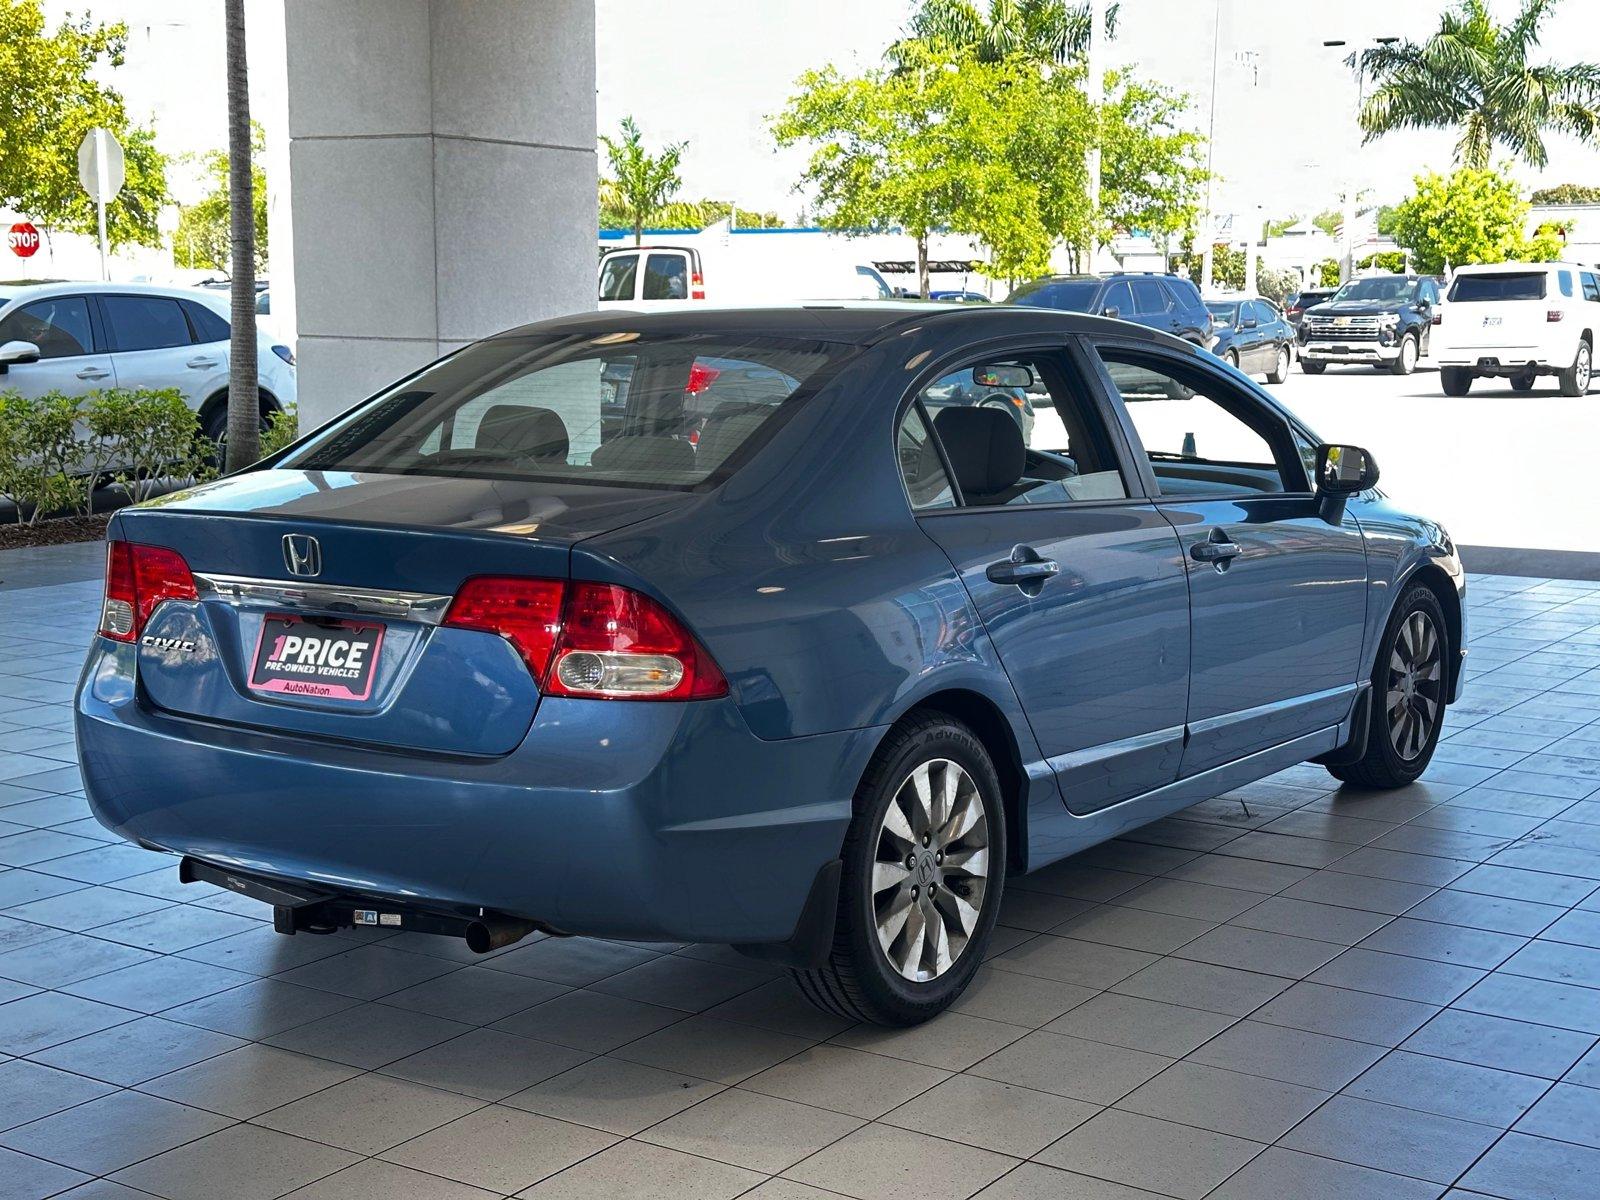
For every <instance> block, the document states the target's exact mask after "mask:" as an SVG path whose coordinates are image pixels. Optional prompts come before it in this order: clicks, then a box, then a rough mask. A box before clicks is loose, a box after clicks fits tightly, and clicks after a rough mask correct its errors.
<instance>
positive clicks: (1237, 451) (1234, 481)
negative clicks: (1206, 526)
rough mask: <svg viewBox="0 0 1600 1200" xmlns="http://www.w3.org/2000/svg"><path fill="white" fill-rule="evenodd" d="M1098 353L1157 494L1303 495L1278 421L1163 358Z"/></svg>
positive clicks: (1216, 382) (1235, 392) (1203, 374)
mask: <svg viewBox="0 0 1600 1200" xmlns="http://www.w3.org/2000/svg"><path fill="white" fill-rule="evenodd" d="M1099 353H1100V358H1101V361H1103V362H1104V363H1105V367H1106V371H1107V373H1108V374H1109V375H1110V376H1111V382H1112V384H1113V386H1115V388H1116V390H1117V392H1118V394H1119V395H1120V396H1121V397H1122V401H1123V404H1124V405H1125V406H1126V407H1127V410H1128V416H1129V419H1130V420H1131V421H1132V423H1133V427H1134V430H1135V432H1137V433H1138V435H1139V440H1140V441H1141V442H1142V443H1143V444H1144V449H1145V453H1146V454H1148V455H1149V457H1150V468H1151V471H1152V472H1153V473H1154V475H1155V477H1156V485H1157V487H1158V489H1159V490H1160V493H1161V495H1163V496H1208V495H1230V494H1238V493H1241V492H1287V491H1304V490H1305V482H1304V480H1303V479H1302V478H1300V477H1299V459H1298V456H1297V455H1296V454H1295V451H1294V448H1293V447H1292V446H1291V445H1289V444H1288V443H1287V441H1286V439H1285V427H1284V424H1283V422H1282V421H1281V420H1280V419H1279V418H1278V417H1277V415H1276V414H1275V413H1272V412H1270V411H1269V410H1267V409H1266V408H1264V407H1263V406H1262V405H1261V404H1260V403H1259V402H1257V401H1256V400H1254V399H1253V398H1252V397H1250V396H1249V394H1248V393H1245V392H1243V391H1241V390H1239V389H1237V388H1235V387H1233V386H1232V385H1230V384H1228V383H1227V382H1225V381H1224V380H1221V379H1217V378H1214V377H1213V376H1212V375H1211V374H1210V373H1209V372H1207V371H1203V370H1201V369H1199V368H1196V367H1194V366H1192V365H1190V364H1186V363H1180V362H1177V361H1175V360H1170V359H1167V358H1165V357H1163V356H1159V355H1150V354H1145V353H1143V352H1140V351H1132V350H1123V349H1121V348H1120V347H1100V349H1099ZM1279 443H1283V444H1282V445H1281V447H1280V445H1279Z"/></svg>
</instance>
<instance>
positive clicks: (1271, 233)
mask: <svg viewBox="0 0 1600 1200" xmlns="http://www.w3.org/2000/svg"><path fill="white" fill-rule="evenodd" d="M1298 224H1300V214H1299V213H1294V214H1292V215H1291V216H1287V217H1274V218H1273V219H1271V220H1269V221H1268V222H1267V236H1268V237H1282V236H1283V235H1284V234H1286V233H1288V232H1289V230H1291V229H1293V228H1294V227H1295V226H1296V225H1298Z"/></svg>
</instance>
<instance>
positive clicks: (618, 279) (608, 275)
mask: <svg viewBox="0 0 1600 1200" xmlns="http://www.w3.org/2000/svg"><path fill="white" fill-rule="evenodd" d="M638 271H639V256H638V255H637V254H613V255H612V256H611V257H609V258H607V259H606V261H605V262H603V263H601V264H600V299H602V300H632V299H633V281H634V277H635V276H636V275H637V274H638Z"/></svg>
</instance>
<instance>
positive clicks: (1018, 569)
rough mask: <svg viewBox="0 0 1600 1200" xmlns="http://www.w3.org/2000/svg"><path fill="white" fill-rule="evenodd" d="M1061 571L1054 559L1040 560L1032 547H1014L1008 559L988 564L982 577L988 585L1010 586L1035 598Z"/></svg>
mask: <svg viewBox="0 0 1600 1200" xmlns="http://www.w3.org/2000/svg"><path fill="white" fill-rule="evenodd" d="M1060 571H1061V565H1060V564H1059V563H1057V562H1056V561H1055V560H1054V559H1048V558H1041V557H1040V556H1039V552H1038V551H1037V550H1035V549H1034V548H1033V547H1032V546H1016V547H1014V548H1013V549H1012V551H1011V557H1010V558H1002V559H1001V560H1000V561H999V562H993V563H990V564H989V565H988V566H987V567H985V568H984V572H983V573H984V575H985V577H987V578H988V580H989V582H990V583H999V584H1010V585H1013V586H1015V587H1019V588H1021V589H1022V591H1023V592H1024V593H1025V594H1027V595H1029V596H1037V595H1038V594H1039V591H1040V589H1041V588H1043V587H1044V585H1045V583H1046V581H1048V580H1049V578H1050V577H1051V576H1052V575H1057V574H1059V573H1060Z"/></svg>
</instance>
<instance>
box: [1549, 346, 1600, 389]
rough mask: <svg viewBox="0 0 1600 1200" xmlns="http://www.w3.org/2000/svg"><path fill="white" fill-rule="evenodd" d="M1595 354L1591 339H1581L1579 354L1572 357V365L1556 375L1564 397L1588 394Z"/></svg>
mask: <svg viewBox="0 0 1600 1200" xmlns="http://www.w3.org/2000/svg"><path fill="white" fill-rule="evenodd" d="M1593 353H1594V351H1593V348H1592V347H1590V345H1589V339H1588V338H1582V339H1580V340H1579V342H1578V352H1577V354H1575V355H1573V357H1572V365H1571V366H1570V367H1567V368H1566V369H1565V370H1563V371H1561V372H1560V373H1559V374H1557V375H1556V379H1557V380H1558V381H1559V382H1560V384H1561V394H1562V395H1563V396H1582V395H1584V394H1585V393H1587V392H1588V390H1589V379H1590V375H1591V373H1592V371H1593V369H1594V362H1593V358H1592V356H1593Z"/></svg>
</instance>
